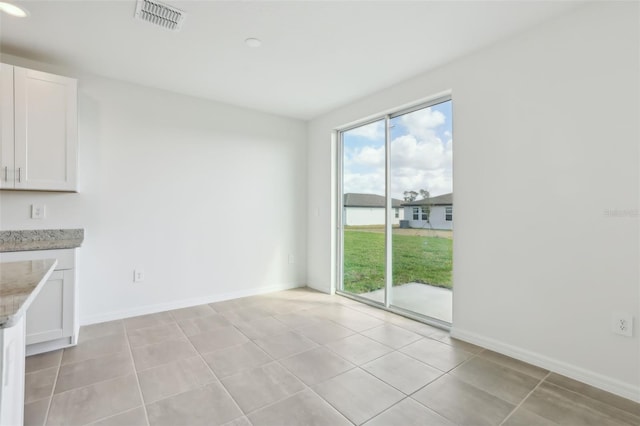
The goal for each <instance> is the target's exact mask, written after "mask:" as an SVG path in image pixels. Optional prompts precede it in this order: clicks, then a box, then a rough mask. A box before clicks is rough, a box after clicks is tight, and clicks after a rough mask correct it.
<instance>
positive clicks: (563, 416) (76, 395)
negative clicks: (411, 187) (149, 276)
mask: <svg viewBox="0 0 640 426" xmlns="http://www.w3.org/2000/svg"><path fill="white" fill-rule="evenodd" d="M25 424H26V425H43V424H47V425H85V424H92V425H122V426H135V425H152V426H155V425H171V426H178V425H235V426H247V425H248V426H250V425H254V426H260V425H265V426H280V425H292V426H293V425H295V426H301V425H328V426H339V425H352V424H357V425H360V424H366V425H368V426H373V425H376V426H389V425H400V426H410V425H452V424H461V425H474V426H475V425H556V424H567V425H605V426H606V425H636V426H637V425H639V424H640V404H636V403H634V402H631V401H629V400H626V399H623V398H620V397H617V396H614V395H611V394H608V393H606V392H603V391H600V390H597V389H595V388H592V387H590V386H587V385H584V384H582V383H579V382H576V381H573V380H571V379H568V378H566V377H562V376H559V375H557V374H553V373H549V372H548V371H545V370H542V369H540V368H537V367H534V366H531V365H528V364H525V363H522V362H520V361H517V360H514V359H512V358H508V357H505V356H503V355H500V354H497V353H495V352H491V351H488V350H484V349H482V348H480V347H478V346H474V345H471V344H468V343H465V342H461V341H458V340H455V339H452V338H450V337H449V335H448V334H447V333H445V332H443V331H441V330H438V329H436V328H433V327H430V326H427V325H424V324H421V323H419V322H415V321H411V320H409V319H406V318H403V317H399V316H396V315H393V314H390V313H388V312H385V311H382V310H378V309H375V308H371V307H369V306H367V305H364V304H360V303H358V302H355V301H353V300H350V299H347V298H343V297H340V296H329V295H325V294H321V293H317V292H314V291H311V290H308V289H296V290H289V291H283V292H278V293H273V294H268V295H262V296H255V297H247V298H243V299H237V300H230V301H225V302H219V303H213V304H211V305H203V306H196V307H193V308H186V309H179V310H175V311H171V312H163V313H158V314H152V315H145V316H141V317H136V318H128V319H125V320H122V321H113V322H109V323H103V324H96V325H91V326H87V327H83V328H82V330H81V335H80V343H79V344H78V346H76V347H74V348H70V349H66V350H64V351H56V352H50V353H46V354H41V355H36V356H32V357H29V358H27V373H26V395H25Z"/></svg>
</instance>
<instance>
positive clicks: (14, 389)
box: [0, 316, 25, 426]
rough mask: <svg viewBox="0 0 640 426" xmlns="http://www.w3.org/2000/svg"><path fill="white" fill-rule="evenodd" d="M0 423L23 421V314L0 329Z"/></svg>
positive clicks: (16, 423)
mask: <svg viewBox="0 0 640 426" xmlns="http://www.w3.org/2000/svg"><path fill="white" fill-rule="evenodd" d="M0 349H2V354H1V356H2V359H1V360H0V362H2V364H0V370H1V374H2V378H1V381H0V407H1V409H0V425H1V426H15V425H22V423H23V414H24V410H23V408H22V407H23V406H24V356H25V355H24V316H22V317H21V318H20V319H19V320H18V322H17V323H16V324H14V325H13V326H11V327H7V328H3V329H0Z"/></svg>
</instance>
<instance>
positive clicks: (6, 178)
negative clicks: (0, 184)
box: [4, 166, 9, 182]
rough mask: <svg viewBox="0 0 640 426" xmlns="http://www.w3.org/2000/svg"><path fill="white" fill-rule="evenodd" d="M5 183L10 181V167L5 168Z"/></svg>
mask: <svg viewBox="0 0 640 426" xmlns="http://www.w3.org/2000/svg"><path fill="white" fill-rule="evenodd" d="M4 181H5V182H8V181H9V167H7V166H4Z"/></svg>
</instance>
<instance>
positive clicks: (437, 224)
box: [404, 206, 499, 229]
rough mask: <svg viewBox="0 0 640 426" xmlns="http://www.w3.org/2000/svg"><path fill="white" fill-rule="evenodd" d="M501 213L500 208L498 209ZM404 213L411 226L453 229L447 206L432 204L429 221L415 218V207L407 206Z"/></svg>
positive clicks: (497, 212) (497, 211)
mask: <svg viewBox="0 0 640 426" xmlns="http://www.w3.org/2000/svg"><path fill="white" fill-rule="evenodd" d="M496 214H499V210H496ZM404 215H405V216H406V217H407V219H408V220H409V227H411V228H427V229H429V228H431V229H453V221H452V220H447V209H446V206H431V211H430V213H429V222H427V221H426V220H413V207H405V208H404Z"/></svg>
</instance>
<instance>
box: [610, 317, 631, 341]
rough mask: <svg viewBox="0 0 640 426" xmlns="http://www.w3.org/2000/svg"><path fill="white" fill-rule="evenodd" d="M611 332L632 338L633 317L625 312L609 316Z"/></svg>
mask: <svg viewBox="0 0 640 426" xmlns="http://www.w3.org/2000/svg"><path fill="white" fill-rule="evenodd" d="M611 331H612V332H613V333H615V334H620V335H621V336H627V337H632V336H633V317H632V316H631V314H628V313H625V312H614V313H612V314H611Z"/></svg>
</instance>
